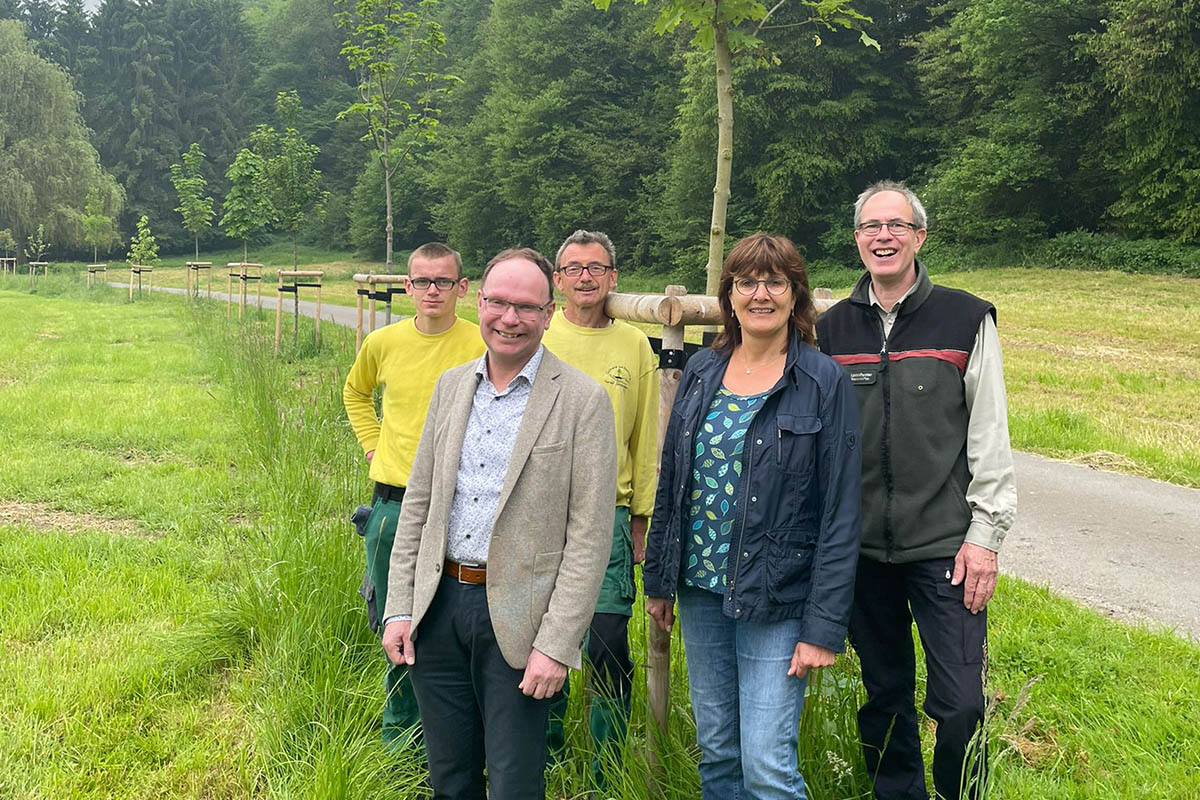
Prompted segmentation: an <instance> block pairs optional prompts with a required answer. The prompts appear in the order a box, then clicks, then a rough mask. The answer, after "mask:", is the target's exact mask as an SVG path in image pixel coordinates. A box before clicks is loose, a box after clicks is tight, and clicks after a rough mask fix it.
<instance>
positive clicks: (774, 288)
mask: <svg viewBox="0 0 1200 800" xmlns="http://www.w3.org/2000/svg"><path fill="white" fill-rule="evenodd" d="M760 283H761V284H762V285H763V286H766V287H767V294H769V295H772V296H774V297H778V296H779V295H781V294H784V293H785V292H787V290H788V289H790V288H791V286H792V284H791V281H789V280H788V279H787V278H782V277H780V276H778V275H776V276H775V277H773V278H766V279H765V280H763V279H760V280H755V279H754V278H738V279H736V280H735V281H734V282H733V288H735V289H737V290H738V294H744V295H746V296H747V297H749V296H750V295H752V294H754V293H755V292H757V291H758V285H759V284H760Z"/></svg>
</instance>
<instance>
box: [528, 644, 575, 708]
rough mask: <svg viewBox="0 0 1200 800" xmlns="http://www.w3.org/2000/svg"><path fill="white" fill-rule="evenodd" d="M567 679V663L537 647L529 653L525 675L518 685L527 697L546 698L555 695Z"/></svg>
mask: <svg viewBox="0 0 1200 800" xmlns="http://www.w3.org/2000/svg"><path fill="white" fill-rule="evenodd" d="M566 679H567V665H566V664H563V663H561V662H559V661H555V660H554V659H553V658H551V657H550V656H548V655H546V654H545V653H543V652H542V651H541V650H538V649H537V648H536V647H535V648H534V649H533V650H531V651H530V653H529V661H528V662H527V663H526V664H525V675H524V677H523V678H522V679H521V683H520V685H518V686H517V688H518V689H520V690H521V691H522V692H523V693H524V694H525V696H526V697H532V698H533V699H534V700H545V699H546V698H547V697H553V696H554V695H555V694H557V693H558V690H559V689H561V688H562V685H563V681H565V680H566Z"/></svg>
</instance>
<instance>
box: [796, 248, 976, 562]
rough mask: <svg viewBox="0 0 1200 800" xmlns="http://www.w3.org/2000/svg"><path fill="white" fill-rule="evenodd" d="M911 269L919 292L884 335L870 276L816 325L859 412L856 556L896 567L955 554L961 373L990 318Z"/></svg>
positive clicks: (961, 499) (962, 468)
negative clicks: (858, 548) (851, 389)
mask: <svg viewBox="0 0 1200 800" xmlns="http://www.w3.org/2000/svg"><path fill="white" fill-rule="evenodd" d="M916 268H917V289H916V291H915V292H913V294H912V295H910V296H909V297H908V298H907V299H906V300H904V301H903V302H902V303H901V304H900V308H899V313H898V314H897V316H896V322H895V324H894V325H893V326H892V331H891V334H890V335H889V336H888V338H887V340H886V341H884V336H883V321H882V320H881V319H880V318H879V311H878V310H877V309H875V308H874V307H872V306H871V303H870V300H869V296H868V294H867V287H868V285H869V284H870V280H871V276H870V274H864V275H863V277H862V278H861V279H860V280H859V282H858V284H857V285H856V286H855V287H854V292H853V293H852V294H851V295H850V297H849V298H848V299H846V300H843V301H842V302H840V303H838V304H837V305H835V306H834V307H833V308H831V309H829V311H827V312H826V313H825V314H823V315H822V316H821V318H820V320H819V321H818V322H817V336H818V339H819V343H820V347H821V350H822V351H823V352H825V353H826V354H828V355H830V356H832V357H833V358H834V359H835V360H836V361H837V362H838V363H840V364H841V365H842V366H843V367H844V368H845V369H846V370H847V371H848V372H849V373H850V379H851V382H852V383H853V384H854V390H855V394H856V395H857V397H858V406H859V411H860V412H861V413H860V417H861V425H862V465H863V482H862V497H863V532H862V552H863V555H865V556H867V557H868V558H871V559H873V560H876V561H885V562H894V563H904V562H909V561H923V560H925V559H930V558H943V557H946V556H953V555H954V554H955V553H957V552H958V549H959V547H961V546H962V543H963V539H964V537H965V536H966V533H967V528H968V527H970V524H971V509H970V506H968V505H967V499H966V491H967V485H968V484H969V483H970V481H971V473H970V470H969V469H968V467H967V422H968V418H969V415H968V413H967V405H966V393H965V389H964V385H963V373H964V372H965V371H966V367H967V358H968V357H969V356H970V354H971V349H972V348H973V347H974V345H975V336H976V334H977V333H978V331H979V325H980V323H981V322H982V321H983V316H984V315H985V314H991V315H992V316H993V318H994V317H995V314H996V309H995V308H994V307H993V306H992V305H991V304H990V303H988V302H987V301H985V300H981V299H979V298H978V297H975V296H974V295H972V294H969V293H967V292H963V291H960V290H957V289H947V288H946V287H943V286H934V285H933V284H932V283H931V282H930V280H929V273H928V272H927V271H926V269H925V267H924V265H922V264H921V263H920V262H917V265H916Z"/></svg>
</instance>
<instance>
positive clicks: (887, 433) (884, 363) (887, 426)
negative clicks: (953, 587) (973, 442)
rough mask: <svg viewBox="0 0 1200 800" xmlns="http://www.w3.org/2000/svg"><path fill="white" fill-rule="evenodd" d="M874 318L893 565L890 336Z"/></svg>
mask: <svg viewBox="0 0 1200 800" xmlns="http://www.w3.org/2000/svg"><path fill="white" fill-rule="evenodd" d="M871 314H872V316H874V317H875V321H876V322H877V323H878V324H879V336H880V339H881V341H882V343H883V344H882V347H881V348H880V350H879V374H880V376H881V378H882V380H883V444H882V451H883V452H882V453H881V457H880V459H879V462H880V465H881V466H882V467H883V488H884V497H885V500H884V506H883V538H884V541H885V543H886V546H887V551H886V557H887V563H889V564H890V563H892V556H893V551H894V549H895V545H896V539H895V534H894V533H893V531H892V491H893V488H894V486H893V481H892V460H891V450H890V442H891V432H892V388H891V387H892V384H891V377H890V375H889V370H888V335H887V333H886V332H885V331H884V328H883V320H882V319H880V317H879V314H878V312H876V311H875V309H871Z"/></svg>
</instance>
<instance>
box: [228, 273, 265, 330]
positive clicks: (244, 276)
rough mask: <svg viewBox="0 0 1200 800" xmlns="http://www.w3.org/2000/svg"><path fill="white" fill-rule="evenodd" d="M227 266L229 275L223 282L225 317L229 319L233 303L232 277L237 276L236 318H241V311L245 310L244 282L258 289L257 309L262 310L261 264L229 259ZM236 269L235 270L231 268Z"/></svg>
mask: <svg viewBox="0 0 1200 800" xmlns="http://www.w3.org/2000/svg"><path fill="white" fill-rule="evenodd" d="M225 266H226V267H228V268H229V270H230V272H229V277H228V279H227V280H226V282H225V319H229V316H230V314H231V313H232V311H231V307H232V305H233V279H234V278H237V279H238V282H239V291H238V319H241V318H242V313H243V312H244V311H245V310H246V284H247V283H253V284H254V285H255V286H256V287H257V291H258V302H257V305H258V310H259V311H262V271H263V265H262V264H256V263H254V262H252V261H230V262H228V263H227V264H226V265H225ZM234 269H236V270H237V272H234V271H233V270H234Z"/></svg>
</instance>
